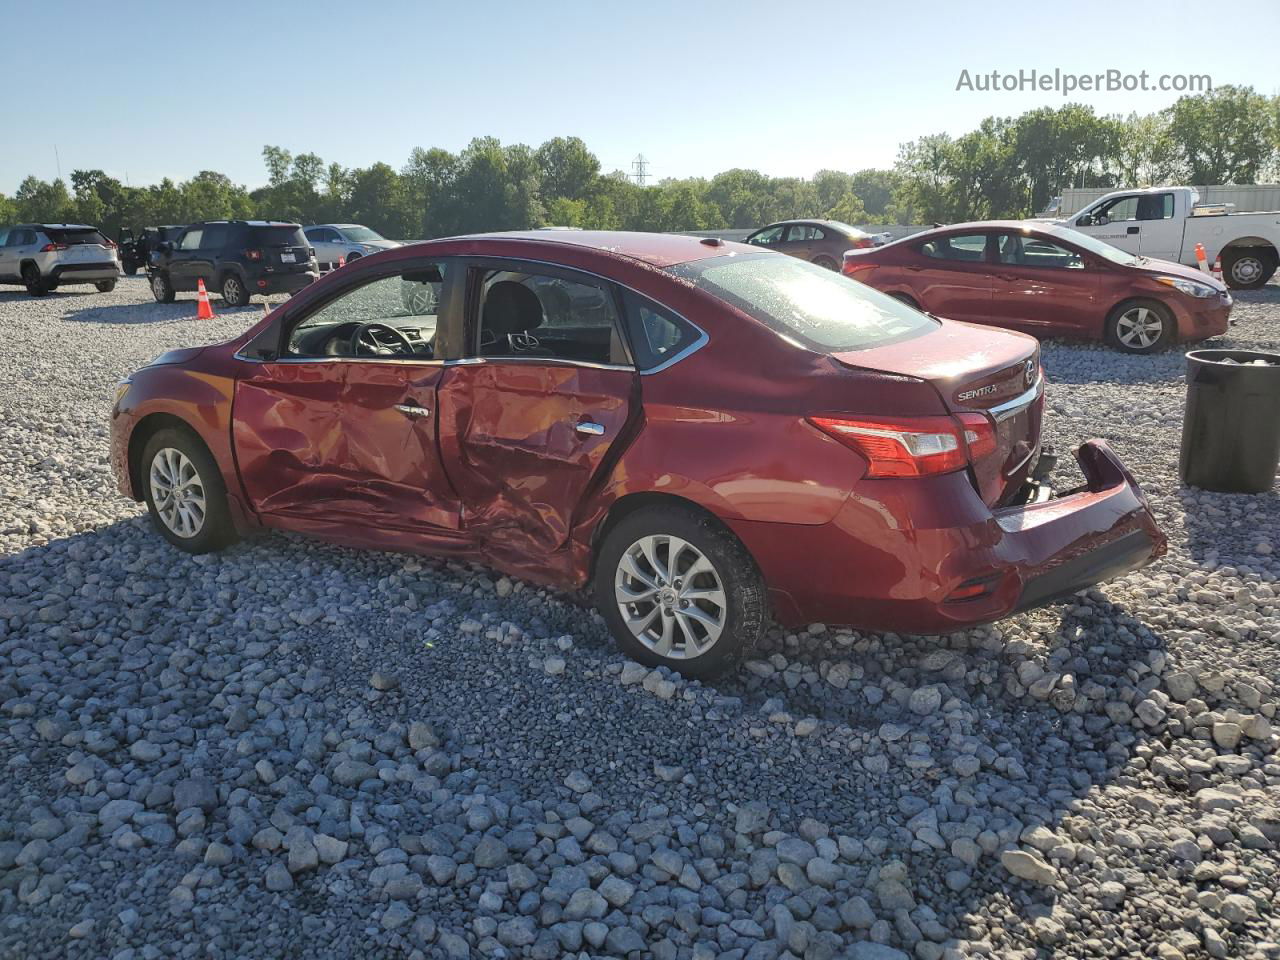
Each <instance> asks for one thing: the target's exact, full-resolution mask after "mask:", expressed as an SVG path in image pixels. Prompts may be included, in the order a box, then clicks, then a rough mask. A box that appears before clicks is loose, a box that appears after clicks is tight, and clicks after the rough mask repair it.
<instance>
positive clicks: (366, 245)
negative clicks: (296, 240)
mask: <svg viewBox="0 0 1280 960" xmlns="http://www.w3.org/2000/svg"><path fill="white" fill-rule="evenodd" d="M303 232H304V233H305V234H306V235H307V242H308V243H310V244H311V247H312V249H313V250H315V252H316V260H318V261H319V262H320V269H321V270H332V269H334V268H335V267H337V265H338V260H339V258H341V259H344V260H347V261H350V260H359V259H360V258H361V257H367V256H368V255H369V254H371V253H377V252H378V251H379V250H390V249H391V248H392V247H402V246H404V244H402V243H400V241H398V240H388V239H387V238H386V237H384V236H383V235H382V234H380V233H378V232H377V231H376V230H370V229H369V228H368V227H362V226H361V225H360V224H358V223H321V224H317V225H316V226H314V227H307V229H306V230H304V231H303Z"/></svg>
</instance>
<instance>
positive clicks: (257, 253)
mask: <svg viewBox="0 0 1280 960" xmlns="http://www.w3.org/2000/svg"><path fill="white" fill-rule="evenodd" d="M244 255H245V256H246V257H247V258H248V259H250V260H261V259H262V251H261V250H246V251H245V252H244Z"/></svg>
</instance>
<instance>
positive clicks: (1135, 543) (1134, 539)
mask: <svg viewBox="0 0 1280 960" xmlns="http://www.w3.org/2000/svg"><path fill="white" fill-rule="evenodd" d="M1155 552H1156V550H1155V543H1154V541H1152V539H1151V536H1150V535H1149V534H1148V533H1147V531H1145V530H1134V531H1132V532H1130V533H1127V534H1125V535H1124V536H1123V537H1121V538H1120V539H1119V540H1113V541H1111V542H1110V543H1106V544H1103V545H1102V546H1099V547H1096V548H1094V549H1093V550H1092V551H1091V552H1089V553H1086V554H1083V555H1082V556H1078V557H1075V558H1074V559H1071V560H1068V561H1066V562H1065V563H1061V564H1059V565H1058V566H1056V567H1053V568H1051V569H1050V570H1048V571H1047V572H1045V573H1042V574H1040V575H1039V576H1036V577H1032V578H1030V579H1029V580H1027V581H1026V582H1025V583H1024V584H1023V586H1022V594H1021V596H1019V597H1018V605H1017V607H1015V608H1014V609H1015V610H1028V609H1030V608H1031V607H1039V606H1043V605H1044V604H1046V603H1052V602H1053V601H1054V600H1058V599H1061V598H1063V597H1066V596H1069V595H1070V594H1073V593H1075V592H1076V591H1077V590H1083V589H1085V588H1086V587H1091V586H1093V585H1094V584H1096V583H1102V582H1103V581H1106V580H1111V579H1113V578H1115V577H1119V576H1122V575H1123V574H1126V573H1129V572H1131V571H1133V570H1137V569H1139V568H1141V567H1144V566H1146V565H1147V564H1148V563H1150V562H1151V558H1152V555H1153V554H1155Z"/></svg>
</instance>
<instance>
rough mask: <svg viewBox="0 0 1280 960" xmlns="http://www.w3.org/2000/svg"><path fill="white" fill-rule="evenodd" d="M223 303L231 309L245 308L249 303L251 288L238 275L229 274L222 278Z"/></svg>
mask: <svg viewBox="0 0 1280 960" xmlns="http://www.w3.org/2000/svg"><path fill="white" fill-rule="evenodd" d="M222 302H223V303H225V304H226V305H227V306H229V307H243V306H246V305H247V304H248V303H249V288H248V287H246V286H245V285H244V281H243V280H241V279H240V275H239V274H238V273H228V274H226V275H225V276H224V277H223V278H222Z"/></svg>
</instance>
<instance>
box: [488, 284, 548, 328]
mask: <svg viewBox="0 0 1280 960" xmlns="http://www.w3.org/2000/svg"><path fill="white" fill-rule="evenodd" d="M541 324H542V303H541V302H540V301H539V300H538V295H537V294H536V293H534V292H533V291H532V290H530V289H529V288H528V287H526V286H523V285H521V284H519V283H516V282H515V281H514V280H502V281H499V282H498V283H495V284H494V285H493V286H491V287H490V288H489V292H488V293H486V294H485V297H484V314H483V316H482V318H481V326H482V328H483V329H484V330H485V331H487V332H488V333H491V334H493V335H494V336H495V337H505V336H507V335H508V334H512V333H524V332H525V331H526V330H532V329H533V328H534V327H537V326H540V325H541Z"/></svg>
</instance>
